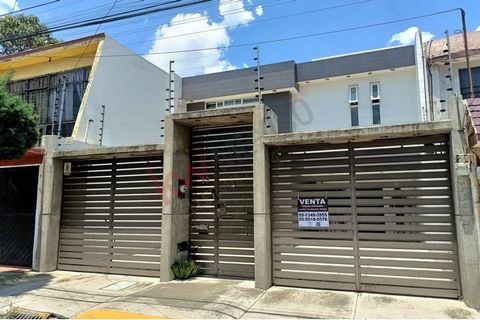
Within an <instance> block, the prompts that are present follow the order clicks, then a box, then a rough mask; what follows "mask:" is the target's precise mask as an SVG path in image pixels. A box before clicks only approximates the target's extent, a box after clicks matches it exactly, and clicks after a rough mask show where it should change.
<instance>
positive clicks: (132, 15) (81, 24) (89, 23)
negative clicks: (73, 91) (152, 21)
mask: <svg viewBox="0 0 480 320" xmlns="http://www.w3.org/2000/svg"><path fill="white" fill-rule="evenodd" d="M178 1H180V0H172V1H169V3H175V2H178ZM210 1H212V0H196V1H195V2H190V3H179V4H176V5H173V6H172V7H167V8H153V9H150V10H146V11H143V12H135V13H129V12H126V13H125V12H124V13H123V14H124V15H123V16H115V17H107V18H105V19H104V20H101V21H98V19H97V20H95V21H87V22H83V21H82V22H79V23H78V24H75V25H67V26H59V27H56V28H48V29H46V30H43V31H39V32H34V33H30V34H25V35H19V36H15V37H12V38H6V39H0V43H3V42H6V41H15V40H19V39H24V38H28V37H32V36H38V35H42V34H47V33H53V32H58V31H64V30H70V29H78V28H82V27H87V26H94V25H98V24H99V23H110V22H114V21H120V20H125V19H130V18H135V17H139V16H144V15H147V14H151V13H156V12H160V11H166V10H171V9H173V8H181V7H187V6H191V5H194V4H198V3H205V2H210ZM163 5H164V4H163Z"/></svg>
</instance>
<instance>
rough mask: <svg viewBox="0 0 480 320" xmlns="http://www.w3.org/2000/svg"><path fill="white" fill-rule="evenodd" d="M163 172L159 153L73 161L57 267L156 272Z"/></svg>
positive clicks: (65, 187) (65, 191) (65, 194)
mask: <svg viewBox="0 0 480 320" xmlns="http://www.w3.org/2000/svg"><path fill="white" fill-rule="evenodd" d="M162 177H163V157H162V156H161V155H160V156H154V157H142V158H128V159H107V160H94V161H75V162H73V163H72V170H71V174H70V175H68V176H64V180H63V201H62V202H63V203H62V215H61V227H60V247H59V260H58V268H59V269H61V270H72V271H90V272H101V273H115V274H128V275H143V276H160V243H161V222H162V214H161V212H162V181H163V179H162Z"/></svg>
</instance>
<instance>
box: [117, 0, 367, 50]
mask: <svg viewBox="0 0 480 320" xmlns="http://www.w3.org/2000/svg"><path fill="white" fill-rule="evenodd" d="M370 1H371V0H362V1H357V2H350V3H346V4H342V5H336V6H331V7H325V8H320V9H315V10H308V11H301V12H296V13H292V14H287V15H284V16H278V17H272V18H267V19H262V20H255V21H252V22H250V23H249V24H254V23H264V22H269V21H274V20H278V19H285V18H290V17H295V16H299V15H304V14H310V13H315V12H320V11H327V10H332V9H338V8H344V7H350V6H353V5H357V4H363V3H367V2H370ZM236 27H237V25H233V26H223V27H218V28H212V29H207V30H199V31H195V32H188V33H181V34H177V35H174V36H168V37H161V38H154V39H150V40H143V41H135V42H128V43H126V45H127V44H138V43H145V42H149V41H152V40H164V39H170V38H177V37H184V36H189V35H194V34H199V33H204V32H212V31H216V30H222V29H231V28H236Z"/></svg>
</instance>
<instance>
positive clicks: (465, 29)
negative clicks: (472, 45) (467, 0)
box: [460, 9, 475, 99]
mask: <svg viewBox="0 0 480 320" xmlns="http://www.w3.org/2000/svg"><path fill="white" fill-rule="evenodd" d="M460 12H461V14H462V29H463V46H464V48H465V61H466V62H467V72H468V81H469V82H470V88H469V90H470V98H472V99H473V98H474V97H475V95H474V93H473V75H472V68H471V67H470V55H469V53H468V40H467V23H466V22H465V10H463V9H460Z"/></svg>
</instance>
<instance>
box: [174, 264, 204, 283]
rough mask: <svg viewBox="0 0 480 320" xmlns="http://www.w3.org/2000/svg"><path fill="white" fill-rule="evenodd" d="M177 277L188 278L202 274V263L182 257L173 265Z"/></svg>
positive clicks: (179, 278)
mask: <svg viewBox="0 0 480 320" xmlns="http://www.w3.org/2000/svg"><path fill="white" fill-rule="evenodd" d="M172 271H173V274H174V275H175V279H178V280H186V279H189V278H192V277H195V276H198V275H199V274H200V271H201V270H200V265H199V264H198V263H197V262H196V261H193V260H191V259H182V260H180V261H177V262H175V263H174V264H173V265H172Z"/></svg>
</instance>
